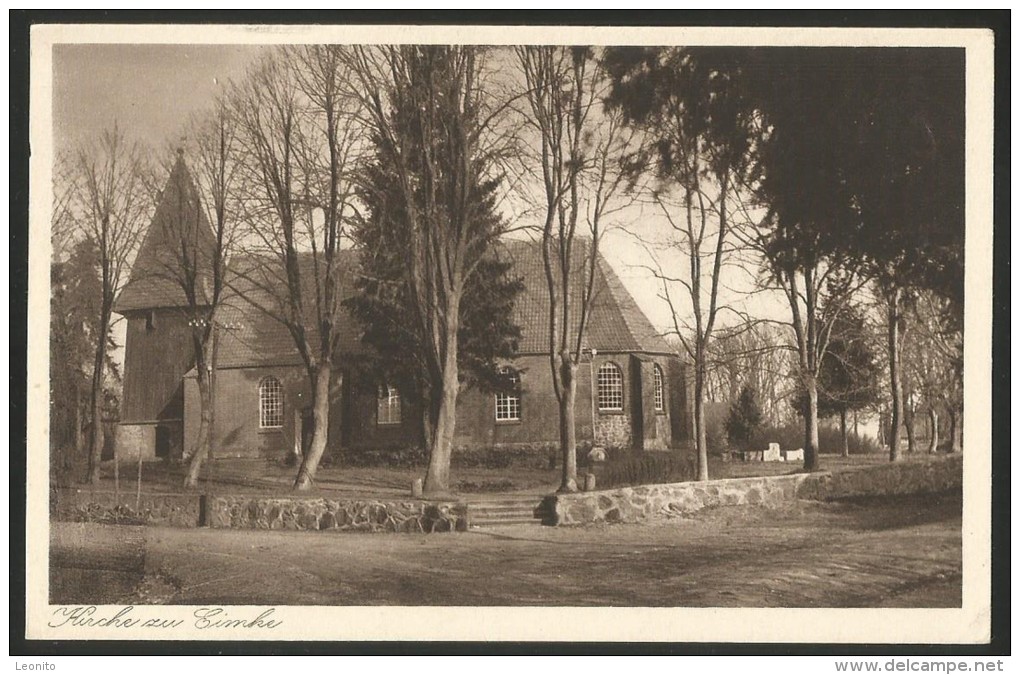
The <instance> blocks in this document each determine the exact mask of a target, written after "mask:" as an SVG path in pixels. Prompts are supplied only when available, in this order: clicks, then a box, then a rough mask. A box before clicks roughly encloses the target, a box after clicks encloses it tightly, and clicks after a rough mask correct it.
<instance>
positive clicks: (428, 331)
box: [350, 45, 507, 495]
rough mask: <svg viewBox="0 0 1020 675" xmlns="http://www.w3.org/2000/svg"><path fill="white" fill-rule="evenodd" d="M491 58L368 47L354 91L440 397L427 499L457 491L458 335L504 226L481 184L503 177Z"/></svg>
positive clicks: (432, 428) (354, 65) (461, 49)
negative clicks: (387, 186) (390, 194)
mask: <svg viewBox="0 0 1020 675" xmlns="http://www.w3.org/2000/svg"><path fill="white" fill-rule="evenodd" d="M486 60H487V52H486V50H484V49H481V48H477V47H471V46H420V45H419V46H410V45H408V46H393V47H385V46H380V47H359V48H355V49H354V50H352V52H351V59H350V64H351V71H352V73H351V74H352V78H351V80H350V85H351V91H352V92H353V93H354V94H355V95H357V96H358V97H360V99H361V101H362V105H363V108H362V110H363V113H364V120H365V123H366V125H367V126H368V127H369V129H370V130H371V134H372V137H373V140H374V144H375V153H376V161H377V162H378V163H379V164H380V165H382V166H385V167H387V170H388V171H390V172H392V173H391V175H392V178H393V182H394V183H395V184H396V185H397V186H398V190H397V194H398V200H397V203H395V204H394V205H393V208H395V209H399V210H401V211H402V213H403V218H404V219H405V220H406V222H407V247H406V256H407V260H406V274H405V278H404V280H403V281H404V283H405V284H406V286H407V291H408V294H409V297H410V298H411V303H410V304H411V305H412V306H413V308H414V311H413V316H410V317H408V320H409V321H414V322H415V323H416V326H417V330H416V332H417V334H419V335H421V336H422V338H423V341H424V342H425V349H424V359H423V364H422V367H423V368H425V369H427V370H428V372H429V374H430V375H429V377H428V380H429V381H430V382H432V383H434V384H433V386H434V388H435V390H434V391H429V392H426V393H425V395H424V398H426V399H427V400H428V401H429V402H430V403H429V405H430V410H429V411H428V412H427V414H428V420H427V422H428V423H427V425H426V427H427V428H426V436H427V437H428V438H427V443H428V445H429V448H428V451H429V464H428V469H427V473H426V476H425V485H424V489H425V493H426V494H429V495H442V494H444V493H447V492H448V491H449V473H450V458H451V453H452V449H453V435H454V428H455V425H456V401H457V393H458V390H459V379H460V377H459V375H460V373H459V370H458V363H457V354H458V349H457V347H458V329H459V327H460V321H461V316H460V315H461V301H462V299H463V297H464V288H465V284H466V283H468V281H469V280H470V279H471V278H472V275H473V273H474V272H475V269H476V268H477V264H478V262H479V261H481V260H482V258H483V256H482V255H480V253H481V252H483V251H484V250H486V248H487V247H489V246H490V245H491V244H492V243H493V242H494V241H495V240H496V238H497V237H498V236H499V235H500V234H501V233H502V224H501V223H497V222H493V219H491V218H489V217H488V216H487V215H486V214H484V213H482V212H481V211H479V208H480V202H479V200H478V199H477V198H476V197H477V193H478V189H479V185H480V184H481V183H482V182H483V181H486V180H492V179H494V178H497V176H495V175H494V174H495V170H496V167H497V166H498V165H499V163H500V160H501V155H502V154H503V152H504V148H503V146H502V141H503V140H504V139H502V137H501V135H500V134H498V133H496V131H495V130H496V129H497V127H498V122H499V121H500V119H501V117H502V115H503V113H504V112H505V111H506V107H507V106H506V101H503V100H501V99H500V98H498V97H496V96H494V95H493V91H492V89H491V88H487V87H486V86H485V73H486Z"/></svg>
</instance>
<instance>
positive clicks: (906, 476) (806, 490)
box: [539, 456, 963, 525]
mask: <svg viewBox="0 0 1020 675" xmlns="http://www.w3.org/2000/svg"><path fill="white" fill-rule="evenodd" d="M962 479H963V458H962V457H961V456H954V457H948V458H943V459H933V460H930V461H918V462H904V463H899V464H886V465H877V466H870V467H864V468H859V469H848V470H845V471H840V472H836V473H828V472H822V473H810V474H808V473H804V474H791V475H786V476H768V477H755V478H731V479H726V480H714V481H705V482H701V483H698V482H690V483H668V484H660V485H640V486H636V487H629V488H617V489H615V490H604V491H595V492H580V493H576V494H567V495H550V496H548V497H546V498H545V499H544V500H543V502H542V505H541V506H540V507H539V508H540V509H541V511H542V513H544V517H543V521H542V522H543V523H544V524H546V525H580V524H583V523H598V522H633V521H638V520H645V519H648V518H655V517H659V516H667V515H677V514H684V513H693V512H695V511H699V510H701V509H703V508H705V507H709V506H736V505H742V504H760V505H764V506H775V505H777V504H779V503H780V502H783V501H790V500H794V499H814V500H831V499H842V498H847V497H859V496H867V495H888V494H913V493H922V492H938V491H942V490H949V489H952V488H957V487H960V486H961V485H962Z"/></svg>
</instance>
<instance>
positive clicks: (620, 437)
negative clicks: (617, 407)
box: [595, 412, 631, 448]
mask: <svg viewBox="0 0 1020 675" xmlns="http://www.w3.org/2000/svg"><path fill="white" fill-rule="evenodd" d="M595 444H596V445H602V446H606V447H610V448H629V447H631V429H630V415H625V414H623V413H605V412H600V413H597V414H596V417H595Z"/></svg>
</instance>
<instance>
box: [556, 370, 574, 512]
mask: <svg viewBox="0 0 1020 675" xmlns="http://www.w3.org/2000/svg"><path fill="white" fill-rule="evenodd" d="M560 378H561V381H562V383H563V390H562V391H563V395H562V396H561V397H560V400H559V404H560V452H561V453H562V454H563V477H562V480H561V482H560V488H559V490H558V492H577V425H576V424H575V411H574V405H575V402H576V400H577V364H576V363H574V361H573V359H571V358H570V355H569V354H561V355H560Z"/></svg>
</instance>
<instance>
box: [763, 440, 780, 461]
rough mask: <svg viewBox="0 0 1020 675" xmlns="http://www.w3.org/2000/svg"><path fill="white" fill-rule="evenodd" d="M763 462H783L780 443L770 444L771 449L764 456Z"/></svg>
mask: <svg viewBox="0 0 1020 675" xmlns="http://www.w3.org/2000/svg"><path fill="white" fill-rule="evenodd" d="M762 461H763V462H781V461H783V458H782V455H781V454H780V452H779V443H769V449H768V450H766V451H765V452H764V453H763V454H762Z"/></svg>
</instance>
